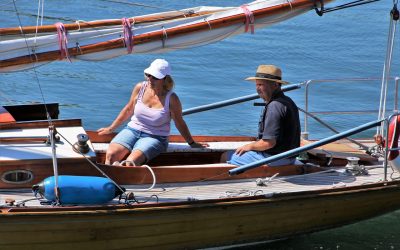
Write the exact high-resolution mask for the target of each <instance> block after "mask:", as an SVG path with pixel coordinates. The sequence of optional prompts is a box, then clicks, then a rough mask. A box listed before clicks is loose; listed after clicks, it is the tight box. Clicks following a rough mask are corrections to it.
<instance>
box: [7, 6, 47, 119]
mask: <svg viewBox="0 0 400 250" xmlns="http://www.w3.org/2000/svg"><path fill="white" fill-rule="evenodd" d="M13 5H14V9H15V14H16V15H17V19H18V23H19V27H23V26H22V21H21V17H20V15H19V11H18V8H17V4H16V0H13ZM21 35H22V36H23V38H24V41H25V45H26V50H27V51H28V55H29V58H30V60H31V62H32V64H33V66H34V67H33V68H32V70H33V74H34V77H35V80H36V83H37V84H38V88H39V91H40V95H41V97H42V101H43V104H44V108H45V112H46V117H47V121H48V123H49V126H52V125H53V122H52V120H51V117H50V114H49V111H48V108H47V105H46V100H45V97H44V94H43V90H42V86H41V85H40V81H39V76H38V73H37V71H36V66H35V65H36V61H35V60H34V59H33V56H35V58H36V55H35V50H33V54H32V53H31V50H30V49H29V45H28V41H27V38H26V34H25V33H24V31H23V30H22V28H21Z"/></svg>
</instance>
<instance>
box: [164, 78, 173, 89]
mask: <svg viewBox="0 0 400 250" xmlns="http://www.w3.org/2000/svg"><path fill="white" fill-rule="evenodd" d="M174 84H175V83H174V79H172V77H171V76H170V75H166V76H165V78H164V89H165V90H167V91H170V90H171V89H172V88H173V87H174Z"/></svg>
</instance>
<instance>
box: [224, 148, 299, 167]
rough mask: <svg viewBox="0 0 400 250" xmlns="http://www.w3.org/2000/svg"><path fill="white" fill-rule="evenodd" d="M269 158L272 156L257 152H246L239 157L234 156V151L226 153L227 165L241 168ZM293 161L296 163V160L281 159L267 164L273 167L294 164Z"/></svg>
mask: <svg viewBox="0 0 400 250" xmlns="http://www.w3.org/2000/svg"><path fill="white" fill-rule="evenodd" d="M270 156H272V155H270V154H267V153H263V152H258V151H247V152H246V153H244V154H242V155H240V156H239V155H237V154H235V151H234V150H230V151H228V152H227V162H228V163H229V164H233V165H237V166H242V165H246V164H249V163H253V162H256V161H260V160H263V159H265V158H267V157H270ZM295 161H296V158H288V159H281V160H278V161H274V162H271V163H268V166H271V167H275V166H281V165H291V164H294V163H295Z"/></svg>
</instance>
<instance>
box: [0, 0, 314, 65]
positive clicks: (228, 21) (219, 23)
mask: <svg viewBox="0 0 400 250" xmlns="http://www.w3.org/2000/svg"><path fill="white" fill-rule="evenodd" d="M300 7H303V8H306V7H309V8H310V9H312V8H313V7H314V1H311V0H296V1H295V2H288V3H284V4H280V5H275V6H271V7H267V8H263V9H259V10H255V11H253V15H254V17H255V18H258V17H264V16H267V15H275V14H279V13H282V12H285V11H291V10H292V9H293V8H300ZM245 21H246V15H245V14H244V13H241V14H237V15H233V16H230V17H224V18H220V19H216V20H209V21H204V22H202V23H198V24H192V25H187V26H184V27H178V28H170V29H166V30H165V31H155V32H151V33H147V34H141V35H137V36H134V45H139V44H144V43H148V42H152V41H156V40H162V39H164V35H165V32H166V33H167V34H168V37H169V38H172V37H177V36H180V35H183V34H187V33H194V32H198V31H203V30H209V29H210V26H211V27H212V28H213V29H217V28H222V27H225V26H229V25H232V24H236V23H240V22H243V23H244V22H245ZM123 47H125V43H124V39H123V38H119V39H113V40H110V41H106V42H100V43H96V44H90V45H84V46H80V47H79V48H69V49H68V53H69V55H70V56H76V55H83V54H88V53H95V52H100V51H104V50H107V49H117V48H123ZM59 57H60V51H59V50H57V51H48V52H43V53H37V54H35V57H33V56H32V55H27V56H21V57H16V58H12V59H6V60H2V61H0V63H1V65H2V66H1V67H4V68H5V67H11V66H16V65H20V64H29V63H34V62H46V61H53V60H58V59H59ZM34 59H35V60H34Z"/></svg>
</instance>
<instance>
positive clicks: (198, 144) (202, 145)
mask: <svg viewBox="0 0 400 250" xmlns="http://www.w3.org/2000/svg"><path fill="white" fill-rule="evenodd" d="M189 146H190V147H191V148H208V147H209V146H210V145H208V143H206V142H195V141H194V142H193V143H192V144H189Z"/></svg>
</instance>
